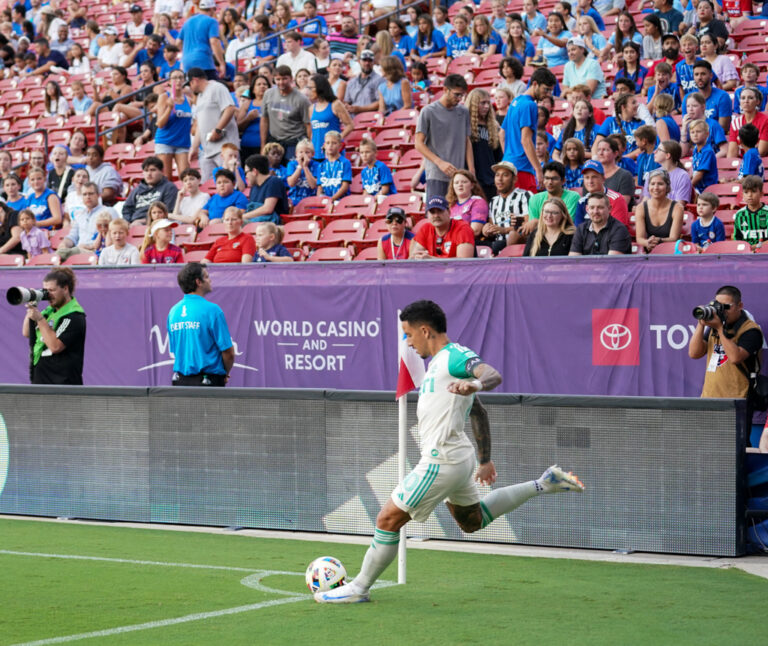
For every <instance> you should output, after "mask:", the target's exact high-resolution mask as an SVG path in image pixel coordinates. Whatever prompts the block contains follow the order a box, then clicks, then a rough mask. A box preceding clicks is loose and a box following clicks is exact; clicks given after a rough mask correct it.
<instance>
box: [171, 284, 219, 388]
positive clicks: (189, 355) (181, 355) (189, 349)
mask: <svg viewBox="0 0 768 646" xmlns="http://www.w3.org/2000/svg"><path fill="white" fill-rule="evenodd" d="M167 328H168V344H169V348H170V351H171V353H172V354H173V356H174V362H173V369H174V370H175V371H176V372H179V373H181V374H182V375H198V374H200V373H204V374H211V375H223V374H226V370H225V369H224V361H223V360H222V358H221V353H222V352H224V351H225V350H229V349H230V348H231V347H232V337H231V336H230V334H229V328H228V327H227V321H226V319H225V318H224V312H222V310H221V308H220V307H219V306H218V305H216V304H215V303H209V302H208V301H206V300H205V299H204V298H203V297H202V296H198V295H197V294H185V295H184V298H182V299H181V300H180V301H179V302H178V303H176V305H174V306H173V307H172V308H171V311H170V312H168V323H167Z"/></svg>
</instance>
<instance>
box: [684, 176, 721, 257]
mask: <svg viewBox="0 0 768 646" xmlns="http://www.w3.org/2000/svg"><path fill="white" fill-rule="evenodd" d="M719 206H720V198H719V197H717V195H715V194H714V193H710V192H709V191H704V192H703V193H702V194H701V195H699V199H698V200H697V201H696V212H697V213H698V215H699V217H698V218H697V219H696V220H695V221H694V222H693V224H692V225H691V242H692V243H693V244H695V245H696V249H698V250H699V252H702V251H704V249H706V248H707V247H708V246H709V245H711V244H712V243H713V242H720V241H721V240H725V227H724V226H723V223H722V222H721V221H720V218H718V217H717V216H716V215H715V212H716V211H717V208H718V207H719Z"/></svg>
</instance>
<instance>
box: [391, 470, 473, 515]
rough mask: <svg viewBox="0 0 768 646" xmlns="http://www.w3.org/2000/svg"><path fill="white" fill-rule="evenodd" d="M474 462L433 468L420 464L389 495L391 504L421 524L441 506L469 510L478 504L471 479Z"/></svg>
mask: <svg viewBox="0 0 768 646" xmlns="http://www.w3.org/2000/svg"><path fill="white" fill-rule="evenodd" d="M474 473H475V458H474V456H469V457H468V458H467V459H466V460H465V461H464V462H461V463H459V464H436V463H434V462H428V461H425V460H422V461H421V462H419V463H418V464H417V465H416V468H414V470H413V471H411V472H410V473H409V474H408V475H407V476H405V478H404V479H403V481H402V482H401V483H400V484H398V485H397V487H395V490H394V491H393V492H392V502H394V503H395V505H397V506H398V507H399V508H400V509H402V510H403V511H404V512H406V513H408V514H409V515H410V516H411V518H412V519H413V520H415V521H416V522H417V523H423V522H425V521H426V520H427V518H429V515H430V514H431V513H432V511H433V510H434V509H435V507H437V506H438V505H439V504H440V503H441V502H443V501H444V500H447V501H448V502H450V503H452V504H454V505H458V506H459V507H469V506H470V505H474V504H475V503H478V502H480V494H479V493H478V491H477V486H476V485H475V481H474V479H473V476H474Z"/></svg>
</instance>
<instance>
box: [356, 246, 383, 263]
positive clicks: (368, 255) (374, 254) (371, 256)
mask: <svg viewBox="0 0 768 646" xmlns="http://www.w3.org/2000/svg"><path fill="white" fill-rule="evenodd" d="M378 254H379V250H378V249H377V248H376V247H366V248H365V249H361V250H360V251H359V252H358V253H356V254H355V257H354V258H353V260H378V259H379V255H378Z"/></svg>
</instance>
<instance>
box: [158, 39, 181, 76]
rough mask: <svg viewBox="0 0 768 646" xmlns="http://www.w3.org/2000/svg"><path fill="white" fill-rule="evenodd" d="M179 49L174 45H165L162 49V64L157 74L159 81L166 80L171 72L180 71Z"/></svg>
mask: <svg viewBox="0 0 768 646" xmlns="http://www.w3.org/2000/svg"><path fill="white" fill-rule="evenodd" d="M179 51H180V50H179V48H178V47H176V45H166V46H165V47H164V48H163V62H162V63H160V67H159V69H158V74H159V75H160V78H161V79H167V78H168V77H169V76H170V75H171V72H173V71H174V70H180V69H181V61H180V60H179Z"/></svg>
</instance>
